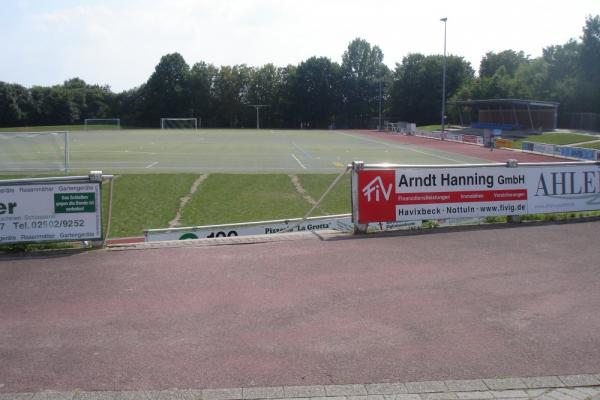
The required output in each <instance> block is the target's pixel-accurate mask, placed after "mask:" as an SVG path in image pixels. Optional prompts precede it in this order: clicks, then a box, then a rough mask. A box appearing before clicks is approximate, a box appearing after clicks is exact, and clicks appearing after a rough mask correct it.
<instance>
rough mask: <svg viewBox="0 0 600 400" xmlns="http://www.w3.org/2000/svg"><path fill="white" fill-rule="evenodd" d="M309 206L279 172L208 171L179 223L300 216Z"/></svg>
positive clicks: (201, 223)
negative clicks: (206, 176) (227, 172)
mask: <svg viewBox="0 0 600 400" xmlns="http://www.w3.org/2000/svg"><path fill="white" fill-rule="evenodd" d="M309 208H310V204H308V203H307V202H306V201H305V200H304V199H303V198H302V196H301V195H300V194H299V193H298V192H296V190H295V188H294V186H293V185H292V182H291V181H290V178H289V177H288V176H287V175H283V174H239V175H235V174H211V175H210V176H209V177H208V178H207V179H206V180H205V181H204V183H202V185H201V186H200V188H199V189H198V191H197V192H196V194H195V195H194V197H193V198H192V200H191V201H190V202H189V203H188V205H187V206H186V207H185V208H184V210H183V213H182V218H181V224H182V226H194V225H214V224H227V223H238V222H253V221H264V220H271V219H285V218H296V217H301V216H302V215H303V214H304V213H306V211H308V210H309Z"/></svg>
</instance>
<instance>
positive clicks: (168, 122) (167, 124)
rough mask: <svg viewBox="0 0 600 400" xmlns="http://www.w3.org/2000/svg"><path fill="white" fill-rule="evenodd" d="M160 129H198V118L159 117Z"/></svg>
mask: <svg viewBox="0 0 600 400" xmlns="http://www.w3.org/2000/svg"><path fill="white" fill-rule="evenodd" d="M160 128H161V129H198V118H161V119H160Z"/></svg>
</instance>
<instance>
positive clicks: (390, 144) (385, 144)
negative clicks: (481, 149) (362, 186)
mask: <svg viewBox="0 0 600 400" xmlns="http://www.w3.org/2000/svg"><path fill="white" fill-rule="evenodd" d="M335 133H338V134H340V135H344V136H348V137H351V138H355V139H360V140H364V141H365V142H371V143H375V144H380V145H382V146H391V147H395V148H397V149H402V150H410V151H414V152H415V153H419V154H425V155H426V156H430V157H436V158H440V159H442V160H448V161H452V162H455V163H458V164H464V163H465V160H457V159H455V158H450V157H444V156H439V155H437V154H434V153H429V152H427V151H422V150H416V149H412V148H410V147H408V146H403V145H398V144H395V143H389V142H380V141H379V140H375V139H370V138H364V137H361V136H355V135H350V134H349V133H343V132H335ZM471 158H476V157H471Z"/></svg>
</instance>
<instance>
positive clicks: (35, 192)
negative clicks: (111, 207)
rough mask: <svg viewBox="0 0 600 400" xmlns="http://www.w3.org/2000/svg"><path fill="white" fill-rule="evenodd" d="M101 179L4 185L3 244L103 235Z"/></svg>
mask: <svg viewBox="0 0 600 400" xmlns="http://www.w3.org/2000/svg"><path fill="white" fill-rule="evenodd" d="M100 193H101V191H100V183H99V182H85V183H79V182H77V183H74V182H66V183H43V184H42V183H40V184H23V185H20V184H14V185H0V244H8V243H26V242H58V241H61V242H62V241H69V240H92V239H101V238H102V218H101V209H102V207H101V195H100Z"/></svg>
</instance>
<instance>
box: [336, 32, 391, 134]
mask: <svg viewBox="0 0 600 400" xmlns="http://www.w3.org/2000/svg"><path fill="white" fill-rule="evenodd" d="M341 69H342V73H343V81H342V88H343V89H342V94H343V101H344V114H345V115H344V118H345V119H346V121H347V123H348V124H349V126H351V127H365V126H366V123H367V121H368V118H369V117H373V116H375V115H377V112H378V107H379V85H380V83H381V82H383V81H386V80H387V78H388V77H389V75H390V71H389V69H388V68H387V66H386V65H385V64H383V52H382V51H381V49H380V48H379V47H378V46H373V47H371V45H370V43H369V42H367V41H366V40H364V39H360V38H357V39H354V40H353V41H352V42H350V44H349V45H348V49H347V50H346V51H345V52H344V54H343V55H342V65H341Z"/></svg>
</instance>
